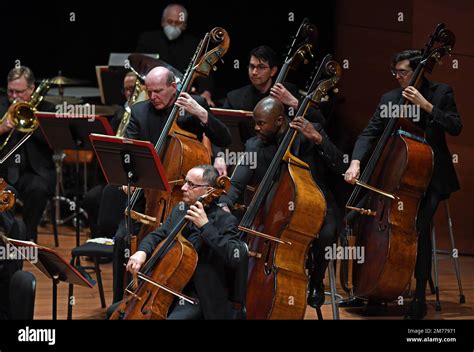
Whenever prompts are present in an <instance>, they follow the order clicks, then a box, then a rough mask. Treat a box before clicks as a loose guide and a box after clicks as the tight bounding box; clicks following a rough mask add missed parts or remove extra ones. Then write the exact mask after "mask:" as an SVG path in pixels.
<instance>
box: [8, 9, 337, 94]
mask: <svg viewBox="0 0 474 352" xmlns="http://www.w3.org/2000/svg"><path fill="white" fill-rule="evenodd" d="M171 2H174V1H147V2H146V1H141V2H130V1H129V2H124V3H122V2H119V3H117V5H113V4H112V2H109V1H106V2H99V1H95V2H93V1H83V2H79V1H74V2H72V1H69V2H68V1H49V2H42V1H36V2H32V3H31V4H30V5H28V4H27V3H22V4H21V7H20V4H18V3H15V2H9V3H8V5H6V4H2V5H1V6H2V7H5V6H6V9H5V10H2V11H1V13H0V28H1V33H4V36H3V38H4V44H5V46H4V48H3V50H2V52H3V53H2V55H1V56H0V86H2V87H4V86H5V84H6V79H4V77H6V75H7V73H8V71H9V70H10V69H11V68H12V67H13V66H14V64H15V60H21V63H22V64H24V65H26V66H29V67H30V68H31V69H32V70H33V72H34V73H35V75H36V77H37V78H45V77H53V76H55V75H57V73H58V71H59V70H61V71H62V74H63V75H65V76H67V77H74V78H84V79H87V80H89V81H90V82H91V85H93V86H96V85H97V80H96V75H95V66H96V65H106V64H107V62H108V57H109V53H111V52H124V53H126V52H133V51H134V50H135V47H136V44H137V40H138V36H139V34H140V33H141V32H143V31H147V30H155V29H159V28H161V27H160V22H161V15H162V11H163V9H164V7H165V6H166V5H168V4H169V3H171ZM180 3H182V4H183V5H184V6H185V7H186V8H187V9H188V13H189V21H188V32H190V33H192V34H194V35H195V36H196V37H197V38H202V37H203V35H204V34H205V33H206V32H208V31H210V30H211V29H212V28H213V27H216V26H220V27H223V28H224V29H226V30H227V32H228V33H229V36H230V40H231V45H230V48H229V51H228V52H227V54H226V55H225V57H224V62H225V65H221V64H219V65H218V66H219V67H218V71H217V72H215V73H212V75H213V77H214V80H215V84H216V93H217V95H218V97H219V96H222V95H224V94H225V92H226V91H227V90H229V89H232V88H237V87H239V86H242V85H244V84H247V83H248V78H247V69H246V64H247V63H246V60H247V53H248V52H249V51H250V50H251V49H252V48H254V47H256V46H258V45H263V44H266V45H270V46H271V47H273V49H274V50H275V51H276V52H277V53H279V54H281V56H282V58H283V57H284V56H285V55H286V52H287V49H286V46H287V45H288V44H289V42H290V36H291V35H292V34H294V33H295V31H296V30H297V28H298V26H299V24H300V22H301V21H302V19H303V18H304V17H306V16H309V17H310V18H311V20H312V21H313V23H315V24H316V25H317V27H318V29H319V31H320V41H319V46H318V48H319V52H320V54H321V55H324V54H326V53H327V52H329V51H330V50H332V43H333V40H332V39H333V38H332V36H333V31H332V28H333V27H334V25H333V22H334V18H333V17H334V7H335V5H334V3H333V2H331V1H318V2H312V5H311V6H312V9H311V10H310V9H309V7H308V5H305V4H307V3H306V2H304V1H293V2H291V5H287V6H284V5H281V3H280V4H278V5H272V3H274V2H270V1H263V2H262V1H238V2H237V1H181V2H180ZM316 4H317V8H318V9H317V11H316V8H315V7H314V6H315V5H316ZM71 12H74V13H75V22H71V21H70V13H71ZM289 12H293V13H294V18H295V20H294V22H290V21H289V20H288V18H289ZM5 34H6V35H5ZM235 59H239V60H240V63H241V66H240V70H235V69H234V68H233V62H234V60H235Z"/></svg>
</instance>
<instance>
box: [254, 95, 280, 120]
mask: <svg viewBox="0 0 474 352" xmlns="http://www.w3.org/2000/svg"><path fill="white" fill-rule="evenodd" d="M253 113H254V115H259V116H268V117H278V116H281V115H284V114H285V107H284V106H283V103H282V102H281V101H280V100H278V99H277V98H274V97H266V98H263V99H262V100H260V101H259V102H258V104H257V105H256V106H255V109H254V110H253Z"/></svg>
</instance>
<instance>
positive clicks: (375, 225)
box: [346, 24, 455, 302]
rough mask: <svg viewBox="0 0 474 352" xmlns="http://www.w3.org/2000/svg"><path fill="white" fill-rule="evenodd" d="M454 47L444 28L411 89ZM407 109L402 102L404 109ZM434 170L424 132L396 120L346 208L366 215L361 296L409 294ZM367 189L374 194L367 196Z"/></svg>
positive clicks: (356, 267)
mask: <svg viewBox="0 0 474 352" xmlns="http://www.w3.org/2000/svg"><path fill="white" fill-rule="evenodd" d="M454 43H455V37H454V34H453V33H452V32H451V31H449V30H447V29H445V26H444V24H439V25H438V26H437V28H436V29H435V31H434V33H433V34H432V35H431V37H430V40H429V42H428V43H427V44H426V46H425V49H424V51H423V54H422V59H421V62H420V63H419V65H418V66H417V68H416V70H415V71H414V73H413V76H412V78H411V81H410V84H409V85H410V86H414V87H415V88H417V89H419V88H420V86H421V84H422V82H423V77H424V73H425V72H428V73H431V72H432V70H433V67H434V65H435V63H436V62H437V61H438V60H439V59H440V58H441V57H443V56H444V55H446V54H449V53H450V52H451V51H452V49H453V46H454ZM407 104H410V102H409V101H408V100H406V99H405V98H403V97H401V99H400V101H399V106H402V105H407ZM432 170H433V151H432V149H431V147H430V146H429V145H428V143H427V141H426V139H425V135H424V131H422V130H421V129H420V128H419V127H418V126H416V125H415V124H414V123H412V122H411V121H409V120H407V119H406V118H403V119H395V118H394V119H390V121H389V122H388V123H387V125H386V127H385V130H384V132H383V134H382V135H381V137H380V139H379V141H378V143H377V145H376V147H375V149H374V152H373V153H372V155H371V157H370V159H369V161H368V163H367V166H366V167H365V169H364V171H363V173H362V175H361V177H360V179H359V180H358V181H356V187H355V189H354V191H353V192H352V194H351V197H350V198H349V200H348V202H347V204H346V208H347V209H350V210H354V211H356V212H358V213H360V214H362V216H360V217H359V218H358V219H356V220H355V221H354V224H353V227H354V229H353V231H354V233H355V235H356V245H357V246H363V248H365V258H364V261H363V263H352V265H353V268H352V270H353V275H352V278H353V280H352V281H353V282H352V284H353V289H354V294H355V296H357V297H364V298H368V299H376V300H381V301H385V302H389V301H393V300H395V299H397V298H398V297H400V295H402V294H403V292H404V291H405V290H406V288H407V286H408V285H409V283H410V281H411V277H412V273H413V270H414V268H415V262H416V253H417V240H418V235H417V230H416V215H417V212H418V207H419V204H420V201H421V199H422V197H423V195H424V193H425V191H426V189H427V187H428V185H429V183H430V180H431V174H432ZM362 188H364V189H368V190H369V192H367V194H366V195H365V196H364V197H360V195H361V189H362Z"/></svg>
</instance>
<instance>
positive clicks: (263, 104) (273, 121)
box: [253, 97, 287, 141]
mask: <svg viewBox="0 0 474 352" xmlns="http://www.w3.org/2000/svg"><path fill="white" fill-rule="evenodd" d="M253 119H254V121H255V133H256V134H257V136H258V137H259V138H261V139H263V140H264V141H270V140H272V139H275V137H276V136H277V135H278V134H280V133H281V132H282V131H283V130H286V127H287V121H286V117H285V107H284V106H283V104H282V102H281V101H280V100H278V99H276V98H274V97H266V98H263V99H262V100H260V101H259V102H258V104H257V105H256V106H255V109H254V110H253Z"/></svg>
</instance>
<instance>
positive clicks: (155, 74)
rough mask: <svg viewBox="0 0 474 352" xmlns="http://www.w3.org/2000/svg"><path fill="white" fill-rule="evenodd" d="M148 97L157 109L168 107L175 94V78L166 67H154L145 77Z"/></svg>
mask: <svg viewBox="0 0 474 352" xmlns="http://www.w3.org/2000/svg"><path fill="white" fill-rule="evenodd" d="M145 85H146V89H147V92H148V97H149V98H150V101H151V103H152V104H153V106H154V107H155V109H157V110H161V109H165V108H167V107H169V106H170V105H171V104H172V103H173V101H174V98H175V96H176V89H177V86H176V78H175V76H174V74H173V72H171V71H170V70H168V69H167V68H166V67H155V68H154V69H152V70H151V71H150V72H148V74H147V75H146V78H145Z"/></svg>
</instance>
